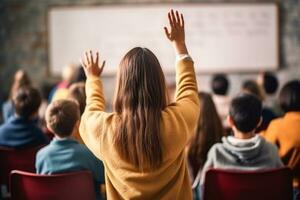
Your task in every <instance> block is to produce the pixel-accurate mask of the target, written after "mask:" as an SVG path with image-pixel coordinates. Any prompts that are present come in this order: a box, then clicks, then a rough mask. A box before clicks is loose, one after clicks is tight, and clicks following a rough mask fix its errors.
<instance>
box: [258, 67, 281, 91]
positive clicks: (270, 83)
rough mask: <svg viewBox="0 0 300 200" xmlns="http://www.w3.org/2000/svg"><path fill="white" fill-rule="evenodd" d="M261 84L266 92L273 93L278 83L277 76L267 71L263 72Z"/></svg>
mask: <svg viewBox="0 0 300 200" xmlns="http://www.w3.org/2000/svg"><path fill="white" fill-rule="evenodd" d="M262 85H263V87H264V90H265V92H266V93H267V94H274V93H275V92H276V91H277V88H278V85H279V83H278V79H277V77H276V76H275V75H274V74H272V73H270V72H267V73H264V74H263V84H262Z"/></svg>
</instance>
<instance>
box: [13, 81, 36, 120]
mask: <svg viewBox="0 0 300 200" xmlns="http://www.w3.org/2000/svg"><path fill="white" fill-rule="evenodd" d="M41 101H42V100H41V95H40V93H39V91H38V90H37V89H35V88H33V87H30V86H26V87H20V88H19V89H18V90H17V91H16V92H15V93H14V96H13V98H12V102H13V106H14V108H15V112H16V114H17V115H18V116H20V117H24V118H30V117H32V116H33V115H35V114H37V112H38V110H39V107H40V105H41Z"/></svg>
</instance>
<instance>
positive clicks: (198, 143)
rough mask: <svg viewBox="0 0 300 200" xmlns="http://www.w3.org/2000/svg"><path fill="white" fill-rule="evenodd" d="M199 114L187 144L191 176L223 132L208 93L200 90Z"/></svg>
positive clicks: (219, 139) (201, 165)
mask: <svg viewBox="0 0 300 200" xmlns="http://www.w3.org/2000/svg"><path fill="white" fill-rule="evenodd" d="M198 95H199V99H200V109H199V112H200V116H199V119H198V126H197V130H196V133H195V134H194V135H193V137H192V138H191V140H190V143H189V145H188V159H189V162H190V164H191V168H192V172H193V176H194V178H195V176H196V175H197V172H198V171H199V169H200V168H202V167H203V166H204V163H205V161H206V158H207V153H208V151H209V149H210V147H211V146H212V145H213V144H215V143H216V142H220V141H221V137H222V136H223V134H224V129H223V126H222V122H221V119H220V117H219V115H218V113H217V110H216V107H215V104H214V102H213V100H212V97H211V95H210V94H208V93H205V92H200V93H199V94H198Z"/></svg>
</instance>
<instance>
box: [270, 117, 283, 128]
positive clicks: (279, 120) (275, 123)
mask: <svg viewBox="0 0 300 200" xmlns="http://www.w3.org/2000/svg"><path fill="white" fill-rule="evenodd" d="M282 123H284V118H283V117H280V118H276V119H273V120H272V121H271V123H270V125H269V127H270V128H273V127H278V126H280V124H282Z"/></svg>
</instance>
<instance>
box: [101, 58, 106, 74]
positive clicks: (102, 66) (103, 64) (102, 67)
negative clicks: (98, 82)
mask: <svg viewBox="0 0 300 200" xmlns="http://www.w3.org/2000/svg"><path fill="white" fill-rule="evenodd" d="M104 66H105V60H104V61H103V62H102V65H101V67H100V74H102V71H103V69H104Z"/></svg>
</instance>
